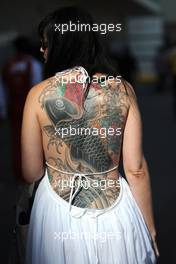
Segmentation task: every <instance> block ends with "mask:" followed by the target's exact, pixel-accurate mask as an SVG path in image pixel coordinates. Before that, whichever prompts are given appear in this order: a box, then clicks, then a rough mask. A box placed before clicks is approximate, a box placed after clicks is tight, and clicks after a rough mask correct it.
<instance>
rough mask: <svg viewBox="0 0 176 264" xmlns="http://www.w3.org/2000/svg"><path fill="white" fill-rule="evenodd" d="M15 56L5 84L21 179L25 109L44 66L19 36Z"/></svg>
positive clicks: (5, 73)
mask: <svg viewBox="0 0 176 264" xmlns="http://www.w3.org/2000/svg"><path fill="white" fill-rule="evenodd" d="M13 44H14V47H15V51H16V53H15V55H14V57H13V58H11V59H10V60H8V61H7V62H6V63H5V65H4V67H3V75H2V77H3V84H4V87H5V90H6V93H7V107H8V115H9V117H10V122H11V131H12V145H13V146H12V147H13V163H14V174H15V176H16V178H17V179H20V178H21V153H20V134H21V123H22V114H23V107H24V103H25V100H26V96H27V94H28V92H29V90H30V89H31V87H32V86H33V85H35V84H36V83H38V82H40V81H41V80H42V66H41V64H40V63H39V62H38V61H37V60H36V59H34V57H32V56H31V55H30V47H31V46H30V42H29V40H28V39H27V38H26V37H23V36H19V37H17V38H16V39H15V41H14V43H13Z"/></svg>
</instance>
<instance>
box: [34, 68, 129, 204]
mask: <svg viewBox="0 0 176 264" xmlns="http://www.w3.org/2000/svg"><path fill="white" fill-rule="evenodd" d="M80 76H81V73H80V72H79V73H78V72H77V71H76V70H74V68H73V70H72V71H71V70H70V71H67V72H66V73H64V72H63V74H59V75H58V74H56V75H55V76H54V77H52V78H50V79H48V80H47V85H46V82H45V84H44V85H43V87H42V88H41V91H40V92H38V95H36V96H37V97H38V110H37V112H38V113H37V115H38V120H39V123H40V127H41V131H42V139H43V149H44V156H45V160H47V162H48V163H49V165H51V166H53V167H54V168H58V169H60V170H62V171H65V172H79V173H89V174H93V173H99V172H105V171H107V170H111V169H112V168H113V167H114V166H116V165H118V163H119V160H120V153H121V145H122V138H123V131H124V127H125V122H126V118H127V114H128V109H129V102H128V100H127V95H126V92H125V89H124V87H123V85H122V84H119V83H118V82H117V81H115V80H113V81H109V80H106V81H105V80H104V81H103V82H97V80H98V77H99V80H100V81H101V80H102V74H97V75H96V74H95V75H94V76H93V80H94V81H92V82H91V84H90V87H89V92H88V95H87V98H86V100H85V101H84V88H83V84H82V83H79V80H78V79H79V77H80ZM81 77H82V76H81ZM59 78H60V79H59ZM80 79H81V78H80ZM83 105H84V107H83ZM48 169H49V179H50V183H51V185H52V187H53V189H54V190H55V191H56V192H57V193H58V194H59V195H60V196H61V197H62V198H64V199H65V200H67V201H68V199H69V194H70V176H69V175H68V174H64V173H61V172H58V171H57V170H55V169H52V168H51V167H49V168H48ZM117 179H118V170H113V171H111V172H109V173H101V174H98V175H95V174H94V175H91V184H90V183H89V185H91V187H89V188H84V187H85V185H84V187H83V188H82V189H81V191H80V192H79V194H78V195H77V197H76V198H75V200H74V203H73V204H74V205H77V206H79V207H95V208H104V207H108V206H110V205H111V204H112V203H113V202H114V201H115V200H116V199H117V196H118V193H119V185H118V181H117ZM112 180H113V181H112ZM86 184H88V183H87V182H86Z"/></svg>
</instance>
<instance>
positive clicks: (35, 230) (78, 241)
mask: <svg viewBox="0 0 176 264" xmlns="http://www.w3.org/2000/svg"><path fill="white" fill-rule="evenodd" d="M47 165H48V166H49V167H52V166H51V165H50V164H48V163H47ZM52 168H54V167H52ZM54 169H56V170H58V171H60V170H59V169H57V168H54ZM113 169H114V170H115V169H117V166H116V167H114V168H112V169H111V170H113ZM61 172H62V171H61ZM106 172H107V171H106ZM104 173H105V172H104ZM70 174H72V177H73V178H72V180H73V181H74V180H75V179H76V178H77V177H78V178H79V180H80V181H81V180H82V179H83V178H84V179H85V178H86V179H87V180H88V178H89V177H90V176H89V177H88V175H86V174H82V173H81V174H79V173H76V174H73V173H70ZM101 174H102V172H101ZM89 175H90V174H89ZM119 185H120V193H119V196H118V198H117V200H116V201H115V202H114V203H113V205H112V206H110V207H108V208H106V209H90V208H80V207H76V206H74V205H71V202H72V200H73V197H74V195H76V192H77V190H76V191H75V192H74V193H73V189H71V193H70V200H69V203H68V202H67V201H65V200H64V199H63V198H61V197H60V196H59V195H58V194H57V193H56V192H55V191H54V190H53V189H52V187H51V185H50V182H49V179H48V172H47V168H46V171H45V176H44V177H43V179H42V180H41V182H40V184H39V187H38V189H37V192H36V195H35V200H34V204H33V208H32V212H31V218H30V225H29V230H28V240H27V248H26V264H154V263H156V257H155V254H154V250H153V248H152V240H151V236H150V233H149V230H148V228H147V226H146V224H145V221H144V218H143V215H142V213H141V211H140V209H139V207H138V205H137V203H136V201H135V199H134V197H133V195H132V193H131V191H130V188H129V185H128V183H127V181H126V180H125V179H124V178H123V177H122V176H121V175H120V173H119Z"/></svg>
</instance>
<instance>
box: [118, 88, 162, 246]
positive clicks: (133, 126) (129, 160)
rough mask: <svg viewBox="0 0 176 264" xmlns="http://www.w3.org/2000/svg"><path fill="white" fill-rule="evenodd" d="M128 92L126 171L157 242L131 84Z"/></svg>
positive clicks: (124, 158) (140, 125) (135, 99)
mask: <svg viewBox="0 0 176 264" xmlns="http://www.w3.org/2000/svg"><path fill="white" fill-rule="evenodd" d="M128 92H129V99H130V108H129V113H128V117H127V121H126V126H125V131H124V140H123V164H124V171H125V174H126V177H127V180H128V182H129V185H130V188H131V191H132V193H133V195H134V197H135V200H136V202H137V204H138V205H139V207H140V209H141V211H142V213H143V216H144V219H145V222H146V224H147V226H148V229H149V231H150V233H151V236H152V238H153V240H155V236H156V230H155V225H154V219H153V210H152V195H151V186H150V176H149V171H148V166H147V162H146V160H145V157H144V154H143V150H142V122H141V115H140V112H139V108H138V103H137V98H136V96H135V93H134V90H133V88H132V87H131V86H130V85H129V84H128ZM155 250H156V249H155ZM156 251H157V250H156Z"/></svg>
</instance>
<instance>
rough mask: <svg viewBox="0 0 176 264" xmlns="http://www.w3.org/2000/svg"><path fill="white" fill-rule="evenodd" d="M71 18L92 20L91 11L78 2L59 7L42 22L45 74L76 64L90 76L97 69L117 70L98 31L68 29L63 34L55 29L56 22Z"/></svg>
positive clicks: (83, 20) (40, 30) (77, 20)
mask: <svg viewBox="0 0 176 264" xmlns="http://www.w3.org/2000/svg"><path fill="white" fill-rule="evenodd" d="M70 21H71V22H72V23H74V24H78V23H79V24H90V25H92V24H93V19H92V17H91V15H90V14H89V13H88V12H87V11H85V10H84V9H82V8H81V7H77V6H69V7H63V8H60V9H58V10H56V11H54V12H53V13H51V14H49V15H47V16H46V17H45V18H44V19H43V20H42V21H41V22H40V24H39V28H38V32H39V36H40V38H41V40H42V42H43V43H44V44H45V47H44V48H46V46H47V48H48V58H47V61H46V63H45V77H51V76H53V75H54V74H55V73H56V72H58V71H62V70H65V69H69V68H72V67H74V66H82V67H84V68H85V69H86V70H87V72H88V74H89V75H90V77H91V75H93V74H94V73H95V72H103V73H107V74H115V70H114V68H113V67H112V66H111V65H112V63H111V62H110V60H109V59H108V56H107V55H106V54H105V50H104V48H103V45H102V43H101V40H100V38H99V36H98V33H97V32H94V31H91V30H90V31H78V30H77V31H74V32H72V31H69V30H68V31H67V32H65V33H64V34H62V33H61V32H60V31H58V30H56V31H55V25H59V24H69V22H70Z"/></svg>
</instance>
